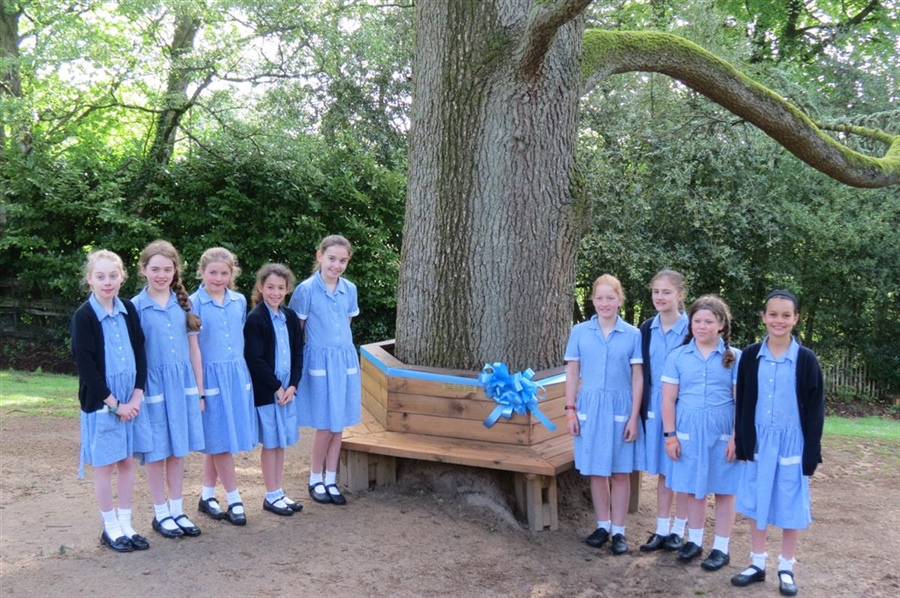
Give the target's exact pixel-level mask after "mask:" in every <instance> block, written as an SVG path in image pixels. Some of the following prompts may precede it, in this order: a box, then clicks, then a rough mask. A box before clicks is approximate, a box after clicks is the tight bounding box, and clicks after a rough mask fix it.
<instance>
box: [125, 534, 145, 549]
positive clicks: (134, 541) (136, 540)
mask: <svg viewBox="0 0 900 598" xmlns="http://www.w3.org/2000/svg"><path fill="white" fill-rule="evenodd" d="M129 540H131V545H132V546H134V549H135V550H147V549H148V548H150V542H148V541H147V538H145V537H144V536H142V535H140V534H135V535H133V536H131V538H129Z"/></svg>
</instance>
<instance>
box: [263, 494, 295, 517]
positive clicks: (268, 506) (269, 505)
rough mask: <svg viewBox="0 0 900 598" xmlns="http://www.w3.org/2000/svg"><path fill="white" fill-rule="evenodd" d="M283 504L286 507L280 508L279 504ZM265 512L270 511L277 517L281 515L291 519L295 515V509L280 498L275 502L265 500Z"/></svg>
mask: <svg viewBox="0 0 900 598" xmlns="http://www.w3.org/2000/svg"><path fill="white" fill-rule="evenodd" d="M279 502H280V503H281V504H283V505H284V506H283V507H279V506H278V504H277V503H279ZM263 510H266V511H269V512H270V513H275V514H276V515H281V516H282V517H290V516H292V515H293V514H294V509H292V508H290V507H289V506H287V503H286V502H284V501H283V500H281V498H278V500H276V501H275V502H269V499H267V498H264V499H263Z"/></svg>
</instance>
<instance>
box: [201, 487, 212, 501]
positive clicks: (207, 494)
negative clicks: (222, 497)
mask: <svg viewBox="0 0 900 598" xmlns="http://www.w3.org/2000/svg"><path fill="white" fill-rule="evenodd" d="M215 496H216V487H215V486H200V498H202V499H203V500H209V499H210V498H214V497H215Z"/></svg>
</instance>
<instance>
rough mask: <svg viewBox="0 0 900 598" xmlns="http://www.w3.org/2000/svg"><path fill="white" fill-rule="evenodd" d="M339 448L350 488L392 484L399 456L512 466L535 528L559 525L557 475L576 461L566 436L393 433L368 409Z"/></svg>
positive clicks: (523, 508)
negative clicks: (512, 439)
mask: <svg viewBox="0 0 900 598" xmlns="http://www.w3.org/2000/svg"><path fill="white" fill-rule="evenodd" d="M341 448H342V450H341V479H342V480H343V483H344V484H345V485H346V486H347V489H348V490H350V491H351V492H356V491H361V490H367V489H368V488H370V487H371V486H372V485H385V484H392V483H394V482H395V481H396V475H397V474H396V467H397V459H398V458H399V459H418V460H422V461H433V462H436V463H452V464H455V465H466V466H470V467H483V468H486V469H499V470H502V471H511V472H513V474H514V478H515V490H516V507H517V508H518V510H519V511H520V512H521V513H522V514H524V515H525V516H526V517H527V519H528V525H529V527H530V528H531V529H533V530H542V529H544V528H549V529H551V530H555V529H557V528H558V527H559V515H558V512H557V491H556V476H557V475H559V474H560V473H562V472H564V471H568V470H570V469H572V468H573V466H574V459H573V455H572V439H571V437H569V436H568V435H564V436H557V437H555V438H552V439H550V440H546V441H544V442H541V443H539V444H535V445H531V446H521V445H512V444H501V443H496V442H487V441H483V440H470V439H462V438H448V437H441V436H429V435H424V434H408V433H405V432H390V431H387V430H385V429H384V427H383V426H381V424H380V423H379V422H378V421H377V420H376V419H375V418H374V417H373V416H372V414H371V413H369V412H368V411H367V410H365V409H364V410H363V421H362V423H360V424H358V425H356V426H353V427H351V428H347V429H346V430H344V439H343V444H342V447H341Z"/></svg>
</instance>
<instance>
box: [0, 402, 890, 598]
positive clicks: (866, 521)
mask: <svg viewBox="0 0 900 598" xmlns="http://www.w3.org/2000/svg"><path fill="white" fill-rule="evenodd" d="M302 438H303V440H302V441H301V443H300V444H299V445H298V446H296V447H294V448H292V449H289V451H288V454H287V458H286V476H285V489H286V490H287V491H288V494H289V495H291V496H293V497H294V498H295V499H299V500H301V502H303V504H304V505H305V508H304V510H303V512H302V513H300V514H298V515H295V516H294V517H291V518H281V517H277V516H275V515H273V514H270V513H267V512H264V511H263V510H262V508H261V507H262V500H263V498H262V497H263V489H262V481H261V477H260V473H259V464H258V459H259V453H258V450H257V452H254V453H251V454H249V455H243V456H241V457H239V459H238V476H239V485H240V488H241V490H242V494H243V499H244V502H245V504H246V505H247V514H248V521H249V523H248V525H247V526H246V527H245V528H237V527H233V526H231V525H230V524H228V523H227V522H214V521H211V520H209V519H206V518H205V517H204V516H203V515H200V514H199V513H197V512H196V506H195V505H196V501H197V495H196V492H197V491H198V490H199V475H200V458H199V456H198V455H191V456H190V457H189V458H188V460H187V469H186V484H185V486H186V498H185V507H186V511H187V512H188V513H189V514H190V515H191V517H192V519H193V521H194V522H195V523H196V524H197V525H199V526H200V527H201V529H202V530H203V533H202V535H201V536H200V537H198V538H185V539H177V540H166V539H164V538H162V537H161V536H159V535H157V534H155V533H154V532H153V531H152V530H151V528H150V519H151V517H152V507H151V505H150V500H149V496H148V493H147V483H146V478H145V476H144V474H143V472H140V473H139V474H138V479H137V484H136V486H137V487H136V499H135V517H134V519H135V527H136V528H137V530H138V531H139V532H141V533H143V534H144V535H145V536H146V537H147V538H148V539H149V540H150V542H151V548H150V550H148V551H144V552H134V553H130V554H124V555H118V554H115V553H113V552H112V551H110V550H108V549H106V548H104V547H101V546H100V545H99V542H98V536H99V533H100V528H101V524H100V517H99V514H98V512H97V508H96V506H95V502H94V498H93V487H92V484H91V481H90V475H91V474H90V468H88V473H87V476H86V478H85V479H84V480H80V479H78V478H77V476H76V469H77V465H78V464H77V454H78V423H77V419H76V418H63V417H21V416H17V415H4V416H2V419H0V482H2V494H0V596H2V597H3V598H7V597H14V596H29V597H30V596H91V597H101V596H122V595H140V596H143V597H153V596H192V597H201V596H222V597H229V596H288V595H290V596H298V595H300V596H302V595H313V596H323V597H327V596H398V597H405V596H479V597H483V596H619V597H627V596H652V595H659V596H746V597H747V598H752V597H757V596H777V595H778V585H777V580H776V576H775V575H774V571H775V569H776V567H777V561H776V560H775V559H776V558H777V556H778V554H779V547H780V534H779V533H778V532H777V531H775V532H771V533H770V540H769V541H770V544H769V548H768V553H769V567H770V570H771V571H772V572H773V574H772V575H771V576H770V578H769V579H768V580H767V581H766V582H765V583H760V584H755V585H754V586H752V587H750V588H746V589H742V590H739V589H736V588H732V587H731V585H730V584H729V579H730V578H731V576H732V575H734V574H736V573H738V572H739V571H740V570H741V569H743V568H744V566H745V565H746V563H747V562H748V553H749V534H748V525H747V522H746V520H744V519H743V518H742V517H741V516H738V521H737V523H736V526H735V533H734V535H733V538H732V542H731V547H732V548H731V554H732V559H733V560H732V564H731V565H730V566H728V567H725V568H724V569H723V570H721V571H718V572H715V573H707V572H705V571H703V570H702V569H701V568H700V566H699V562H695V563H693V564H691V565H682V564H680V563H678V562H677V561H676V559H675V556H674V555H673V554H671V553H655V554H642V553H640V552H639V551H638V550H637V548H638V545H639V544H640V543H642V542H644V541H645V540H646V538H647V535H648V534H649V532H651V531H652V530H653V529H654V527H655V489H654V487H655V479H652V478H649V477H646V476H645V479H644V485H643V490H642V500H641V507H640V510H639V512H638V513H637V514H635V515H631V516H630V518H629V521H628V538H629V544H630V546H631V549H632V550H631V552H630V553H629V554H627V555H625V556H621V557H614V556H612V555H611V554H610V552H609V550H608V549H601V550H597V549H592V548H590V547H588V546H587V545H585V544H584V537H585V535H586V534H587V533H588V532H590V531H591V529H592V521H591V519H592V517H591V515H590V507H589V503H588V501H587V499H586V495H585V494H584V493H583V492H582V489H583V485H581V484H579V482H578V480H577V478H575V477H568V478H566V479H565V480H564V481H563V482H564V483H563V484H562V485H563V490H562V497H561V505H560V529H559V530H558V531H552V532H551V531H543V532H530V531H528V530H526V529H525V527H524V526H523V525H522V524H521V523H518V522H516V520H515V519H514V518H513V515H512V514H511V513H510V512H509V511H508V510H507V508H506V500H505V496H504V492H505V491H506V489H505V485H504V484H503V481H502V480H501V482H499V483H498V482H496V478H495V477H494V476H490V475H484V472H481V471H479V470H472V469H466V468H456V467H449V466H427V467H412V466H407V465H404V466H403V467H402V468H401V470H400V475H399V478H398V483H397V484H396V485H394V486H392V487H383V488H376V489H374V490H371V491H368V492H364V493H361V494H356V495H348V499H349V504H348V505H347V506H345V507H336V506H331V505H318V504H315V503H313V502H312V500H311V499H310V498H309V496H308V494H307V493H306V479H307V475H308V471H309V470H308V453H309V444H308V443H309V440H310V438H311V433H310V431H309V430H306V429H304V430H302ZM824 458H825V463H824V464H823V465H821V466H820V467H819V471H818V472H817V474H816V476H815V477H814V478H813V480H812V496H813V503H814V504H813V517H814V519H815V522H814V523H813V526H812V527H811V528H810V530H809V531H808V532H806V533H804V534H803V535H802V536H801V541H800V548H799V554H798V563H797V565H796V569H795V571H796V575H797V584H798V586H799V587H800V593H801V595H803V596H828V595H831V596H890V597H895V596H898V595H900V549H898V548H897V546H898V544H897V530H898V529H900V443H898V442H891V443H889V442H879V443H876V442H863V441H856V440H848V439H827V441H826V447H825V452H824ZM219 498H220V499H222V498H223V495H222V490H221V488H220V489H219ZM711 513H712V509H710V514H711ZM711 528H712V525H711V520H710V521H708V523H707V530H711ZM706 541H707V546H706V547H705V548H707V549H708V547H709V543H710V542H711V532H709V531H708V532H707V535H706ZM698 560H699V559H698Z"/></svg>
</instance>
